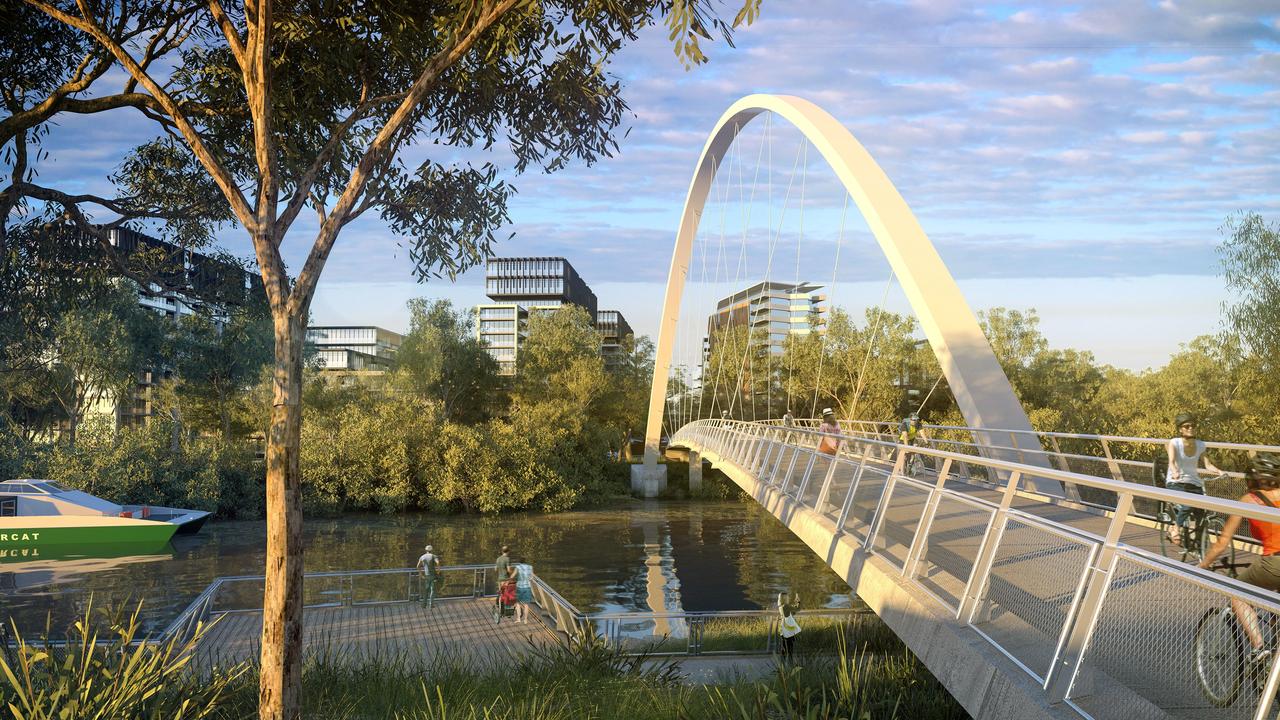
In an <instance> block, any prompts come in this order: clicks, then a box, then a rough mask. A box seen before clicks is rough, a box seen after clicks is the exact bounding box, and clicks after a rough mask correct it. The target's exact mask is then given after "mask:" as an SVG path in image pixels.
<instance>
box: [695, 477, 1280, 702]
mask: <svg viewBox="0 0 1280 720" xmlns="http://www.w3.org/2000/svg"><path fill="white" fill-rule="evenodd" d="M708 457H709V459H712V460H713V462H718V463H726V459H725V458H719V457H716V456H715V455H714V453H710V454H709V456H708ZM785 457H786V456H784V458H785ZM829 462H830V460H828V459H827V458H825V457H821V456H820V457H819V458H818V459H817V460H815V467H814V473H815V475H814V476H815V477H824V476H825V474H826V471H827V467H828V465H827V463H829ZM727 464H728V465H729V466H730V467H733V468H734V470H736V471H737V472H740V473H742V474H743V475H745V476H747V477H751V478H752V480H755V478H754V476H751V475H750V474H749V473H746V472H745V471H744V470H742V468H741V467H735V464H734V463H733V461H732V460H728V461H727ZM797 465H800V463H797ZM783 466H786V462H785V461H784V463H783ZM722 469H723V468H722ZM778 472H779V477H778V478H776V480H782V479H783V478H782V477H781V474H782V473H784V472H785V471H784V470H781V469H780V470H778ZM854 475H855V468H854V467H853V466H852V465H848V464H841V465H839V466H838V467H837V468H836V470H835V472H834V474H833V476H832V482H831V487H830V488H829V489H828V492H827V494H826V495H825V496H821V495H822V494H821V487H820V485H821V483H813V484H811V485H809V486H808V487H805V488H803V491H802V492H803V497H802V498H799V500H800V502H802V503H803V504H805V505H808V506H812V507H816V509H817V514H818V515H820V516H822V517H824V518H825V519H826V520H827V521H828V522H831V523H832V524H833V525H834V523H836V522H837V521H838V517H839V515H840V511H841V506H842V505H843V504H844V502H845V500H846V497H847V495H848V491H849V487H850V485H851V484H852V480H853V477H854ZM886 475H887V473H886V472H885V469H884V468H883V467H879V466H877V465H876V464H874V463H868V464H867V466H866V471H865V473H864V475H863V476H862V479H861V481H860V483H859V484H858V486H857V490H856V493H855V495H854V498H853V500H852V503H851V504H850V507H849V513H848V517H847V520H846V522H845V523H844V525H843V527H841V528H840V530H842V531H843V532H844V533H847V534H848V535H849V536H851V537H852V538H854V539H856V540H858V541H865V539H866V537H867V533H868V530H869V528H870V524H871V522H872V519H873V518H874V517H875V516H876V513H877V510H878V508H880V506H881V495H882V491H883V490H884V488H885V484H886V480H887V477H886ZM733 476H734V475H733V473H731V477H733ZM799 476H800V471H797V470H793V471H792V475H791V478H790V479H791V481H790V482H787V483H786V487H787V488H788V489H789V490H790V493H789V494H790V495H791V497H792V498H796V495H797V490H796V485H798V484H799ZM936 478H937V476H936V475H935V474H934V473H933V472H932V471H929V470H923V471H921V472H919V473H918V475H917V477H916V482H912V481H900V482H898V484H897V486H896V488H895V490H894V492H893V494H892V497H891V498H890V499H889V501H888V503H887V505H886V506H885V507H884V517H883V519H882V523H881V525H880V528H879V532H878V533H877V534H876V537H875V541H874V548H873V550H874V552H875V553H876V554H877V555H879V556H880V557H882V558H884V559H885V560H886V561H888V562H889V563H890V564H891V565H893V566H895V569H896V570H899V571H900V570H901V569H902V567H903V564H904V561H905V559H906V556H907V552H908V549H909V547H910V544H911V542H912V540H913V538H914V537H915V534H916V529H917V527H918V525H919V522H920V519H921V514H922V511H923V510H924V507H925V501H926V500H927V498H928V496H929V491H930V490H931V488H932V486H933V485H934V484H935V483H936ZM740 484H741V483H740ZM758 487H759V486H755V488H756V489H758ZM744 489H746V490H748V492H751V491H752V490H753V488H751V487H748V486H747V485H744ZM947 489H949V490H952V491H954V492H955V493H956V494H957V495H952V496H944V497H943V499H942V501H941V503H940V504H939V506H938V509H937V514H936V516H935V518H934V521H933V524H932V527H931V529H930V532H929V534H928V537H927V538H926V539H925V541H924V545H923V552H922V555H921V561H922V562H921V566H920V568H919V569H918V574H917V575H916V576H915V577H914V578H912V580H914V582H915V583H917V584H918V587H920V588H921V589H923V590H925V591H926V592H927V593H929V594H930V595H932V596H933V598H934V599H936V600H937V601H939V602H941V603H942V604H943V605H945V606H946V607H947V608H948V609H949V610H951V611H954V610H955V608H956V607H957V605H958V603H959V602H960V598H961V596H962V595H963V593H964V590H965V583H966V580H967V579H968V577H969V575H970V573H971V571H972V568H973V565H974V562H975V560H976V559H977V556H978V553H979V549H980V547H981V545H982V539H983V536H984V533H985V531H986V527H987V523H988V521H989V519H990V518H991V515H992V513H993V508H992V507H991V506H990V505H989V504H981V503H979V502H975V501H979V500H980V501H985V503H998V502H999V501H1000V498H1001V492H1000V490H998V489H996V488H992V487H990V486H984V485H982V484H979V483H975V482H964V481H960V480H954V481H949V482H948V483H947ZM1013 510H1014V511H1015V512H1014V513H1013V514H1011V516H1010V520H1009V523H1008V525H1007V527H1006V530H1005V532H1004V535H1003V537H1002V538H1001V540H1000V543H999V546H998V550H997V553H996V556H995V558H994V561H993V564H992V569H991V574H990V577H989V581H988V585H987V587H986V590H985V592H983V593H981V597H982V598H983V602H982V603H981V606H980V609H979V611H978V612H977V614H976V616H975V618H974V621H973V627H974V628H975V629H977V630H979V631H981V632H982V633H984V634H985V635H987V636H988V637H989V638H991V639H993V640H994V641H996V642H997V643H998V645H999V646H1000V647H1001V648H1003V649H1004V650H1005V651H1006V652H1007V653H1008V654H1009V655H1010V656H1011V657H1013V658H1015V659H1016V660H1017V661H1018V662H1019V663H1021V664H1023V665H1025V667H1026V668H1028V669H1029V670H1031V671H1032V672H1033V673H1034V674H1035V675H1036V676H1037V679H1040V678H1043V677H1044V676H1045V674H1046V673H1047V672H1048V671H1049V665H1050V662H1051V660H1052V657H1053V653H1054V650H1055V649H1056V647H1057V644H1058V642H1059V640H1060V636H1061V633H1062V629H1063V624H1064V622H1065V621H1066V619H1067V617H1068V616H1069V613H1070V610H1071V606H1072V604H1073V601H1074V600H1075V598H1076V597H1077V592H1079V589H1080V578H1081V575H1082V573H1083V572H1084V570H1085V568H1086V566H1087V564H1088V562H1089V558H1090V554H1091V551H1092V545H1093V544H1094V543H1095V542H1096V538H1097V537H1100V536H1102V535H1104V534H1105V533H1106V530H1107V527H1108V525H1109V524H1110V518H1109V517H1106V516H1105V515H1102V514H1100V513H1098V512H1092V511H1087V510H1084V509H1080V508H1078V507H1069V506H1066V505H1061V504H1052V503H1048V502H1045V501H1044V500H1042V499H1038V498H1032V497H1017V498H1015V499H1014V501H1013ZM780 511H782V510H781V509H780ZM797 512H799V513H801V514H803V512H804V511H799V510H798V509H794V508H792V509H787V510H785V513H786V515H785V516H784V517H782V518H780V519H782V520H783V522H784V523H788V522H789V521H790V518H791V516H792V515H794V514H795V513H797ZM810 512H811V511H810ZM776 514H777V513H776V512H775V515H776ZM1036 520H1048V521H1051V522H1053V523H1056V524H1058V525H1059V526H1061V528H1060V529H1055V528H1045V527H1043V526H1041V525H1039V524H1038V523H1037V522H1036ZM1077 533H1088V534H1091V535H1093V536H1094V538H1089V537H1087V536H1083V535H1080V534H1077ZM824 537H825V536H824ZM1120 539H1121V543H1122V544H1123V545H1125V546H1128V547H1131V548H1139V549H1141V550H1145V551H1148V552H1151V553H1154V554H1157V555H1159V554H1161V550H1162V548H1161V543H1160V537H1159V534H1158V532H1157V530H1156V529H1154V528H1153V527H1151V523H1150V522H1149V521H1144V520H1141V519H1139V518H1132V517H1131V518H1129V519H1128V521H1127V522H1126V523H1125V526H1124V528H1123V531H1122V533H1121V538H1120ZM831 542H832V543H834V542H835V540H834V539H833V540H832V541H831ZM811 545H812V543H811ZM829 545H830V543H827V542H826V541H825V540H824V541H823V542H822V543H821V547H822V548H823V549H825V548H827V547H828V546H829ZM1166 549H1167V548H1166ZM1169 550H1170V552H1172V551H1171V549H1169ZM827 554H828V555H830V551H827ZM1251 558H1252V555H1251V554H1250V553H1247V552H1244V551H1242V550H1238V551H1237V561H1238V562H1247V561H1248V560H1249V559H1251ZM830 559H831V558H830V557H828V560H830ZM1180 567H1181V565H1180V563H1179V562H1178V561H1177V560H1176V559H1174V560H1165V561H1148V560H1144V559H1142V558H1141V557H1129V556H1125V557H1122V558H1121V559H1120V561H1119V562H1118V564H1117V566H1116V570H1115V575H1114V576H1113V579H1112V581H1111V583H1110V586H1109V590H1108V592H1107V595H1106V598H1105V601H1104V604H1103V606H1102V607H1103V609H1102V613H1101V615H1100V616H1099V618H1098V621H1097V624H1096V626H1095V628H1094V631H1093V633H1092V634H1091V642H1090V645H1089V648H1088V650H1087V653H1086V660H1085V663H1084V666H1083V669H1082V671H1081V674H1080V675H1079V676H1078V678H1077V681H1076V684H1075V688H1074V690H1073V694H1072V698H1073V699H1074V700H1075V701H1076V702H1077V703H1078V704H1079V705H1080V706H1082V707H1083V708H1084V709H1085V710H1087V711H1088V712H1090V713H1093V714H1095V716H1098V717H1104V716H1105V717H1112V716H1122V717H1126V718H1129V719H1130V720H1137V719H1138V718H1146V717H1152V718H1155V717H1166V716H1167V715H1173V716H1176V717H1182V718H1188V719H1191V718H1194V719H1196V720H1198V719H1199V718H1206V717H1215V718H1246V717H1251V716H1252V713H1253V709H1254V707H1255V704H1256V702H1257V693H1256V692H1253V691H1252V690H1250V689H1246V690H1245V691H1242V692H1241V693H1240V696H1239V697H1238V698H1237V701H1236V703H1235V704H1233V705H1232V706H1230V707H1228V708H1216V707H1213V706H1211V705H1210V704H1208V702H1207V701H1206V699H1205V697H1204V696H1203V694H1202V692H1201V690H1200V687H1199V684H1198V681H1197V679H1196V675H1195V668H1194V654H1193V651H1192V642H1193V637H1194V632H1195V630H1196V627H1197V625H1198V623H1199V622H1200V619H1201V618H1202V617H1204V616H1205V614H1206V613H1207V612H1209V611H1213V610H1217V609H1219V608H1221V607H1223V606H1224V605H1225V604H1226V597H1225V596H1224V595H1222V594H1220V593H1219V592H1217V591H1216V590H1215V589H1214V587H1213V586H1212V584H1210V583H1203V582H1201V583H1197V582H1192V581H1190V580H1189V579H1187V578H1186V576H1181V577H1180V576H1179V572H1180V570H1179V568H1180ZM834 569H836V570H837V571H838V572H840V571H842V570H845V569H846V568H844V567H843V566H840V567H835V568H834ZM1264 614H1268V613H1264ZM1273 617H1277V618H1280V615H1275V616H1273ZM913 649H915V650H916V651H917V653H920V652H922V651H923V648H913ZM953 692H954V690H953Z"/></svg>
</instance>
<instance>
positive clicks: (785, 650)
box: [778, 592, 800, 660]
mask: <svg viewBox="0 0 1280 720" xmlns="http://www.w3.org/2000/svg"><path fill="white" fill-rule="evenodd" d="M799 610H800V594H799V593H795V594H793V595H792V596H791V601H790V602H787V594H786V593H784V592H780V593H778V616H779V618H780V619H779V622H778V635H779V636H780V638H781V643H780V648H779V649H780V654H781V655H782V659H783V660H791V659H792V657H793V656H794V655H795V651H796V636H797V635H799V634H800V623H799V621H797V620H796V613H797V612H799Z"/></svg>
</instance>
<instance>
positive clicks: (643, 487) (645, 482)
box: [631, 461, 667, 498]
mask: <svg viewBox="0 0 1280 720" xmlns="http://www.w3.org/2000/svg"><path fill="white" fill-rule="evenodd" d="M666 489H667V466H666V465H663V464H661V463H658V462H656V461H655V462H653V463H649V462H645V463H640V464H637V465H632V466H631V493H632V494H633V495H639V496H640V497H646V498H653V497H658V495H659V494H660V493H661V492H662V491H663V490H666Z"/></svg>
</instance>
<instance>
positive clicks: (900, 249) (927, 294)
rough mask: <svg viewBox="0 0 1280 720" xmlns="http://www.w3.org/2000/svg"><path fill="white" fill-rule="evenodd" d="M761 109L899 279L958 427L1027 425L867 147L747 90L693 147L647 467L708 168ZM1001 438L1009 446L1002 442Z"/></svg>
mask: <svg viewBox="0 0 1280 720" xmlns="http://www.w3.org/2000/svg"><path fill="white" fill-rule="evenodd" d="M764 112H773V113H774V114H776V115H778V116H779V117H781V118H783V119H784V120H786V121H787V122H789V123H791V124H792V125H793V126H795V127H796V128H797V129H798V130H800V132H801V133H803V134H804V136H805V137H806V138H807V139H808V141H809V143H810V144H811V145H812V146H813V147H814V148H815V149H816V150H817V151H818V152H820V153H821V154H822V157H823V158H825V159H826V161H827V164H828V165H829V166H830V167H831V169H832V170H833V171H834V172H835V174H836V177H838V178H839V179H840V182H841V183H842V184H843V185H844V187H845V189H846V190H847V191H848V192H849V194H850V197H851V198H852V199H853V201H854V204H855V205H856V206H857V208H858V211H859V212H861V213H862V217H863V218H864V219H866V221H867V224H868V225H869V226H870V228H871V232H872V234H874V235H875V238H876V241H877V242H878V243H879V245H880V249H881V250H882V251H883V252H884V254H885V257H886V258H888V260H889V265H890V266H891V267H892V268H893V272H894V274H895V275H896V276H897V278H898V281H899V282H900V283H901V284H902V288H903V290H904V291H905V292H906V295H907V299H908V300H909V301H910V303H911V307H912V309H913V310H914V311H915V313H916V317H917V318H918V319H919V322H920V325H921V327H922V328H923V329H924V333H925V337H926V338H928V340H929V344H930V346H931V347H932V348H933V351H934V354H935V355H936V356H937V358H938V363H939V365H941V367H942V372H943V374H944V375H945V376H946V378H947V382H948V383H949V384H950V386H951V389H952V391H953V392H954V393H955V396H956V401H957V404H958V405H959V406H960V411H961V413H963V415H964V418H965V424H966V425H968V426H969V427H973V428H999V429H1005V430H1031V422H1030V420H1028V418H1027V414H1026V412H1025V411H1024V410H1023V409H1022V404H1021V403H1020V402H1019V401H1018V398H1017V396H1016V395H1014V393H1013V388H1012V386H1010V384H1009V379H1008V377H1007V376H1006V375H1005V374H1004V370H1003V369H1001V367H1000V363H999V362H998V361H997V360H996V357H995V353H994V352H993V351H992V350H991V345H990V344H989V343H988V341H987V338H986V336H985V335H984V334H983V333H982V329H981V327H979V325H978V319H977V317H976V316H975V315H974V313H973V311H972V310H971V309H970V308H969V304H968V303H967V302H966V301H965V299H964V296H963V295H962V294H961V293H960V289H959V288H958V287H957V286H956V283H955V279H954V278H952V277H951V273H950V271H948V270H947V267H946V265H944V264H943V262H942V258H941V257H939V256H938V251H937V250H936V249H934V247H933V243H932V242H930V241H929V238H928V236H927V235H925V233H924V229H923V228H921V227H920V223H919V222H918V221H917V220H916V218H915V215H913V214H912V212H911V209H910V208H909V207H907V203H906V201H905V200H903V199H902V195H900V194H899V193H898V190H897V188H895V187H894V186H893V183H892V182H890V181H889V178H888V176H886V175H885V174H884V171H883V170H881V169H880V166H879V165H878V164H877V163H876V161H875V160H874V159H873V158H872V157H871V154H870V153H868V152H867V150H866V148H864V147H862V144H861V143H859V142H858V141H857V140H856V139H855V138H854V137H853V134H852V133H850V132H849V131H848V129H846V128H845V127H844V126H843V125H841V124H840V123H839V122H838V121H837V120H836V119H835V118H833V117H832V116H831V115H830V114H829V113H827V112H826V111H825V110H823V109H822V108H820V107H818V106H817V105H815V104H813V103H811V102H809V101H808V100H805V99H803V98H799V97H795V96H790V95H748V96H746V97H744V98H742V99H741V100H739V101H737V102H735V103H734V104H733V105H732V106H730V107H729V109H728V110H726V111H725V113H724V114H723V115H721V116H720V120H719V121H718V122H717V123H716V126H715V129H714V130H712V131H711V136H710V137H709V138H708V140H707V143H706V145H705V146H704V147H703V149H702V156H701V157H700V158H699V160H698V166H697V170H696V171H695V172H694V175H693V180H692V181H691V182H690V184H689V193H688V195H687V197H686V198H685V203H684V212H683V214H682V215H681V218H680V229H679V231H677V233H676V243H675V249H674V251H673V253H672V255H671V269H670V271H669V274H668V276H667V289H666V295H665V298H664V300H663V307H662V315H661V318H660V321H659V323H660V325H659V330H658V345H657V355H656V357H655V362H654V368H653V386H652V392H651V394H650V396H649V419H648V424H647V426H646V429H645V453H644V457H645V464H646V465H649V466H652V465H653V464H654V463H656V462H657V459H658V451H659V443H660V440H661V436H662V417H663V412H664V411H665V409H666V395H667V375H668V371H669V370H670V367H671V357H672V353H673V351H674V349H675V337H676V322H677V319H678V318H679V315H680V301H681V297H682V296H683V294H684V286H685V279H686V277H687V275H688V272H689V260H690V256H691V254H692V250H693V241H694V238H695V237H696V235H697V232H698V222H699V220H700V219H701V217H702V210H703V207H704V206H705V204H706V201H707V195H708V193H709V191H710V189H711V185H712V181H713V180H714V178H715V173H716V169H717V168H719V167H720V166H721V160H722V159H723V158H724V156H725V154H726V153H727V152H728V150H729V147H730V146H731V145H732V144H733V141H734V139H735V138H736V137H737V135H738V133H739V132H740V131H741V130H742V128H743V127H744V126H746V124H747V123H748V122H750V121H751V120H752V119H753V118H755V117H756V116H757V115H759V114H761V113H764ZM1024 437H1034V436H1015V437H1014V438H1013V440H1014V442H1015V443H1019V444H1022V445H1028V447H1027V448H1026V449H1033V450H1040V449H1041V448H1040V447H1039V446H1038V445H1037V446H1036V447H1034V448H1032V447H1030V446H1029V441H1028V440H1026V439H1024ZM1002 438H1003V436H1002ZM976 439H977V440H978V441H979V442H983V441H986V440H988V438H984V437H979V438H976ZM1031 442H1034V441H1031ZM1001 444H1002V445H1008V441H1005V442H1002V443H1001ZM1032 457H1038V456H1036V455H1033V456H1032ZM1037 464H1039V463H1037Z"/></svg>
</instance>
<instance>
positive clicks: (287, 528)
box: [258, 307, 306, 720]
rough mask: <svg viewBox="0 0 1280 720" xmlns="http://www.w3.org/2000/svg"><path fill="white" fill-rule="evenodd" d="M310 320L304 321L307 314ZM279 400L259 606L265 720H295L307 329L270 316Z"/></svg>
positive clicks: (282, 314) (270, 442) (280, 315)
mask: <svg viewBox="0 0 1280 720" xmlns="http://www.w3.org/2000/svg"><path fill="white" fill-rule="evenodd" d="M302 316H303V317H305V316H306V313H305V312H303V313H302ZM272 320H273V322H274V325H275V343H276V349H275V372H274V378H273V386H274V395H273V400H272V407H271V428H270V430H269V432H268V433H267V566H266V577H267V581H266V590H265V593H264V596H263V602H262V654H261V658H260V659H261V663H262V678H261V682H260V684H259V687H258V717H259V719H260V720H296V718H299V717H301V715H302V708H301V700H302V494H301V488H300V480H301V478H300V477H299V473H298V444H299V439H300V437H301V430H302V407H301V404H300V398H301V396H302V341H303V337H304V336H305V334H306V333H305V328H304V327H303V326H302V321H301V320H300V319H299V318H297V317H290V315H289V313H288V311H287V310H286V309H285V308H283V307H282V308H273V309H272Z"/></svg>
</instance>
